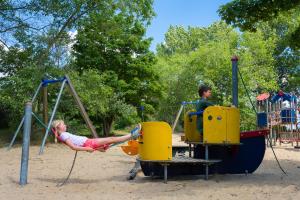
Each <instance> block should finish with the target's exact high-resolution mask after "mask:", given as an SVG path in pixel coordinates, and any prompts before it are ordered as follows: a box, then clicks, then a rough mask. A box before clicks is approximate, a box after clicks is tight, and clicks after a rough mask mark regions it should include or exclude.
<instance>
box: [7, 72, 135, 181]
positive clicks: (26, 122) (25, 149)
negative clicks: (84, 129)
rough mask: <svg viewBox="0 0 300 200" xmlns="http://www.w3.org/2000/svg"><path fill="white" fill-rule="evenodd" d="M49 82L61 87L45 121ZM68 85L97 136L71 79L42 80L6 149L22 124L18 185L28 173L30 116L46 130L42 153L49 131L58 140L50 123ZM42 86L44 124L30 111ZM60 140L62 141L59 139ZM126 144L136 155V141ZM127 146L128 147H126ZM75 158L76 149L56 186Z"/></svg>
mask: <svg viewBox="0 0 300 200" xmlns="http://www.w3.org/2000/svg"><path fill="white" fill-rule="evenodd" d="M51 83H62V84H61V87H60V91H59V93H58V96H57V99H56V102H55V106H54V108H53V111H52V114H51V118H50V120H49V122H47V120H46V119H48V118H47V116H48V112H47V110H48V108H47V107H48V102H47V89H46V87H47V86H48V84H51ZM66 84H67V85H68V86H69V89H70V92H71V94H72V96H73V97H74V99H75V102H76V103H77V105H78V107H79V109H80V112H81V114H82V117H83V118H84V120H85V122H86V124H87V126H88V127H89V129H90V131H91V133H92V135H93V136H94V137H98V134H97V132H96V130H95V128H94V126H93V124H92V122H91V120H90V119H89V117H88V115H87V113H86V111H85V109H84V107H83V105H82V103H81V101H80V99H79V96H78V95H77V93H76V91H75V89H74V87H73V85H72V83H71V80H70V79H69V77H68V76H67V75H66V76H64V77H63V78H60V79H53V80H42V82H41V83H40V84H39V86H38V88H37V90H36V92H35V93H34V96H33V98H32V100H31V101H30V102H27V103H26V106H25V114H24V116H23V118H22V120H21V122H20V124H19V126H18V128H17V130H16V132H15V134H14V136H13V138H12V140H11V142H10V145H9V147H8V150H9V149H10V148H11V147H12V146H13V144H14V141H15V139H16V137H17V135H18V133H19V131H20V129H21V128H22V126H23V146H22V157H21V172H20V182H19V183H20V185H26V184H27V173H28V159H29V144H30V133H31V120H32V116H33V117H34V118H35V119H36V120H37V122H38V123H39V124H40V125H42V126H43V127H44V128H45V130H46V132H45V135H44V138H43V142H42V145H41V148H40V152H39V154H42V153H43V150H44V146H45V143H46V140H47V137H48V134H49V132H52V133H53V135H55V138H57V139H58V140H60V139H59V137H58V135H57V133H56V131H55V130H53V129H51V124H52V121H53V119H54V116H55V113H56V110H57V107H58V104H59V101H60V99H61V95H62V92H63V89H64V86H65V85H66ZM42 87H43V91H44V92H43V95H44V96H43V104H44V105H43V108H44V110H43V111H44V122H45V121H46V124H45V123H44V122H43V121H42V120H41V119H40V118H39V117H38V116H37V115H36V114H35V113H33V112H32V104H33V102H34V101H35V100H36V97H37V95H38V93H39V91H40V90H41V88H42ZM45 91H46V92H45ZM47 124H48V125H47ZM61 142H62V141H61ZM122 143H123V142H119V143H114V144H110V145H107V146H105V147H104V149H107V148H110V147H113V146H117V145H119V144H122ZM128 144H129V146H127V148H126V147H122V148H124V149H125V150H124V151H126V152H127V154H128V155H136V154H137V142H136V141H133V140H129V141H128ZM128 147H129V148H128ZM76 158H77V151H76V152H75V155H74V159H73V162H72V166H71V169H70V171H69V174H68V176H67V177H66V179H65V180H64V181H63V182H62V183H58V184H57V186H62V185H64V184H65V183H66V182H67V181H68V179H69V177H70V175H71V173H72V170H73V167H74V164H75V161H76Z"/></svg>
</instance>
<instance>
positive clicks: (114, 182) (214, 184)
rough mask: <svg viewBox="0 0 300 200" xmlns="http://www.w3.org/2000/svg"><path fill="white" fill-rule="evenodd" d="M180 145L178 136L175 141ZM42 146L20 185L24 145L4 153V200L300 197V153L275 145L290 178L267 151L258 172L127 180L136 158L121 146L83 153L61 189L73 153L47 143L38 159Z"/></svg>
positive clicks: (0, 152)
mask: <svg viewBox="0 0 300 200" xmlns="http://www.w3.org/2000/svg"><path fill="white" fill-rule="evenodd" d="M175 140H176V141H175V142H177V143H178V141H177V140H178V138H175ZM38 150H39V147H38V146H31V147H30V161H29V173H28V184H27V185H26V186H23V187H21V186H19V184H18V181H19V173H20V157H21V147H15V148H13V149H12V150H10V151H6V149H5V148H1V149H0V200H2V199H3V200H5V199H10V200H15V199H16V200H18V199H24V200H27V199H28V200H35V199H43V200H48V199H51V200H52V199H72V200H77V199H85V200H88V199H110V200H112V199H121V200H126V199H180V200H184V199H220V200H221V199H226V200H227V199H243V200H244V199H251V200H252V199H273V200H275V199H284V200H288V199H300V150H296V149H293V148H291V147H290V146H285V147H283V146H281V147H275V151H276V153H277V155H278V158H279V159H280V162H281V164H282V166H283V167H284V169H285V170H286V171H287V172H288V175H284V174H282V173H281V171H280V170H279V168H278V166H277V165H276V162H275V160H274V157H273V154H272V152H271V150H270V149H269V148H268V149H267V151H266V154H265V158H264V161H263V163H262V165H261V166H260V167H259V168H258V170H257V171H256V172H255V173H254V174H249V175H247V176H246V175H214V176H211V177H210V179H209V180H208V181H205V180H204V177H203V176H183V177H177V178H170V179H169V181H168V184H164V183H163V181H162V180H161V179H158V178H154V179H153V178H150V177H145V176H144V175H143V173H142V172H140V173H139V174H138V175H137V177H136V178H135V180H133V181H128V180H126V177H127V175H128V172H129V170H130V169H131V168H132V167H133V165H134V162H135V157H129V156H127V155H125V154H124V153H123V152H122V151H121V150H120V148H119V147H115V148H112V149H110V150H109V151H107V152H106V153H101V152H94V153H87V152H79V153H78V157H77V161H76V164H75V167H74V170H73V173H72V176H71V178H70V181H69V182H68V184H66V185H64V186H63V187H56V184H57V183H59V182H61V181H63V180H64V178H65V177H66V175H67V174H68V171H69V169H70V167H71V163H72V160H73V156H74V152H73V151H72V150H70V149H68V148H67V147H66V146H64V145H62V144H48V145H47V147H46V148H45V153H44V154H43V155H42V156H39V155H38Z"/></svg>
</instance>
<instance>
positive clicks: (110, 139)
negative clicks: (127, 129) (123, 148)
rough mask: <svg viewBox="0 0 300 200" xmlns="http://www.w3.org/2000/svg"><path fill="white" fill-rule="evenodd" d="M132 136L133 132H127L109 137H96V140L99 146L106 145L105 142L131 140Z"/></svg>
mask: <svg viewBox="0 0 300 200" xmlns="http://www.w3.org/2000/svg"><path fill="white" fill-rule="evenodd" d="M130 138H131V134H127V135H124V136H120V137H107V138H96V139H95V140H96V142H97V143H98V145H99V146H101V145H105V144H112V143H117V142H124V141H126V140H129V139H130Z"/></svg>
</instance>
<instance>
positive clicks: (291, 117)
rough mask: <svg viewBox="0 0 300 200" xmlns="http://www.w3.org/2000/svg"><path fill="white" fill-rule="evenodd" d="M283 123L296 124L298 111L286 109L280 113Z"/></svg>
mask: <svg viewBox="0 0 300 200" xmlns="http://www.w3.org/2000/svg"><path fill="white" fill-rule="evenodd" d="M280 116H281V121H282V122H283V123H291V122H292V123H295V122H296V110H294V109H285V110H282V111H281V113H280Z"/></svg>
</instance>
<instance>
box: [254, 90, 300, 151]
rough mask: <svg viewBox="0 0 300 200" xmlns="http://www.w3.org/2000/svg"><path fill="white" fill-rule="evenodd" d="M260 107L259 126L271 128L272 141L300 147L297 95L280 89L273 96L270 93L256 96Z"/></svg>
mask: <svg viewBox="0 0 300 200" xmlns="http://www.w3.org/2000/svg"><path fill="white" fill-rule="evenodd" d="M256 100H257V108H258V111H259V112H258V114H257V119H258V121H257V122H258V127H260V128H268V129H270V137H271V139H272V143H273V144H274V145H276V142H277V141H278V142H279V144H280V145H281V143H290V144H291V145H292V146H293V145H294V144H296V146H295V148H299V141H300V126H299V125H300V122H299V120H300V119H299V118H298V115H299V108H298V107H297V96H296V95H294V94H292V93H290V94H289V93H284V92H283V91H279V92H278V93H277V94H274V95H273V96H271V95H270V94H269V93H264V94H260V95H259V96H257V97H256Z"/></svg>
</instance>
